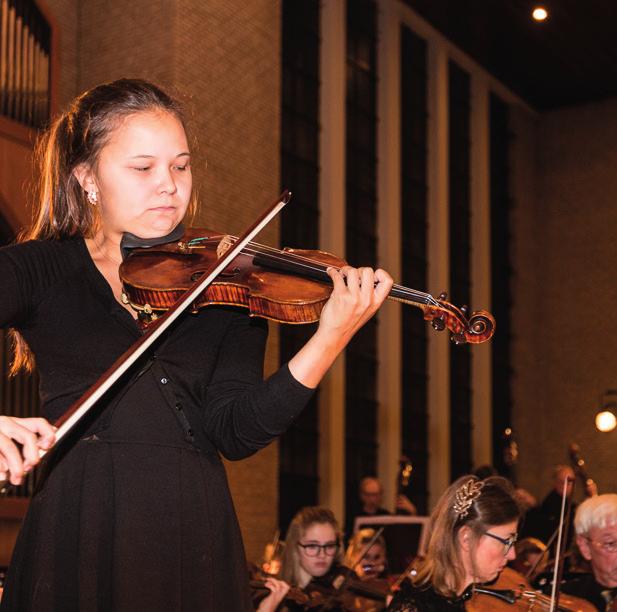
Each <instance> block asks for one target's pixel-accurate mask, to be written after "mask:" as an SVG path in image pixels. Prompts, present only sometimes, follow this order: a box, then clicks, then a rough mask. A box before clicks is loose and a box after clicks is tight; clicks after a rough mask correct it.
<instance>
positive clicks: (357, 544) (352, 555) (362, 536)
mask: <svg viewBox="0 0 617 612" xmlns="http://www.w3.org/2000/svg"><path fill="white" fill-rule="evenodd" d="M375 533H376V532H375V530H374V529H371V528H366V529H360V530H359V531H356V533H354V535H353V537H352V538H351V540H349V545H348V546H347V551H346V552H345V559H344V560H343V564H344V565H346V566H347V567H350V568H351V569H355V568H354V566H355V565H356V564H357V563H358V562H359V561H360V559H359V558H358V555H359V554H360V553H361V552H362V549H363V548H364V547H365V546H366V545H367V544H368V543H369V542H370V541H371V540H372V539H373V538H374V537H375ZM373 546H381V547H382V548H383V550H384V552H385V551H386V541H385V540H384V538H383V536H381V535H380V536H379V537H378V538H377V539H376V540H375V542H374V544H373Z"/></svg>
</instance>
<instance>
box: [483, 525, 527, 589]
mask: <svg viewBox="0 0 617 612" xmlns="http://www.w3.org/2000/svg"><path fill="white" fill-rule="evenodd" d="M517 526H518V521H512V522H511V523H506V524H505V525H492V526H489V527H488V528H487V529H486V531H485V533H484V534H483V535H481V536H480V538H479V539H478V541H477V543H476V547H475V550H472V555H473V559H474V563H473V573H474V574H475V576H474V578H475V580H476V581H478V582H490V581H491V580H494V579H495V578H497V576H498V575H499V573H500V572H501V570H502V569H503V568H504V567H505V565H506V563H507V562H508V561H510V560H512V559H514V558H515V557H516V553H515V552H514V546H512V547H511V548H510V550H509V551H508V553H507V554H506V553H505V548H506V546H505V544H504V543H503V542H500V541H499V540H498V539H496V538H501V539H503V540H508V539H509V538H511V537H513V536H515V535H516V530H517ZM487 533H489V534H491V535H487ZM492 536H496V537H492Z"/></svg>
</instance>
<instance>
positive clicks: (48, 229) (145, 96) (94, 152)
mask: <svg viewBox="0 0 617 612" xmlns="http://www.w3.org/2000/svg"><path fill="white" fill-rule="evenodd" d="M147 111H164V112H167V113H170V114H172V115H173V116H174V117H176V118H177V119H178V120H179V121H180V122H181V123H182V125H183V126H184V128H185V130H186V121H185V119H184V112H183V110H182V107H181V105H180V103H179V102H178V101H177V100H176V99H174V98H172V97H171V96H170V95H168V94H167V93H165V92H164V91H163V90H162V89H160V88H159V87H157V86H156V85H154V84H153V83H149V82H148V81H143V80H141V79H120V80H117V81H113V82H111V83H103V84H102V85H98V86H97V87H94V88H92V89H90V90H88V91H86V92H84V93H82V94H81V95H80V96H78V97H77V98H75V100H74V101H73V103H72V104H71V106H70V108H69V109H68V110H67V111H66V112H65V113H63V114H62V115H61V116H60V117H58V119H57V120H56V121H54V123H53V124H52V125H51V127H50V128H49V129H48V130H47V132H45V133H44V134H43V135H42V136H41V138H40V139H39V141H38V143H37V146H36V149H35V162H36V166H37V167H38V169H39V179H38V185H37V188H36V195H35V205H34V216H33V220H32V224H31V226H30V227H29V228H28V229H27V230H25V231H24V232H22V234H21V235H20V236H19V238H18V240H19V242H24V241H26V240H63V239H66V238H71V237H74V236H83V237H84V238H89V237H92V236H93V235H94V233H95V232H96V229H97V226H98V223H99V217H98V209H97V208H96V207H94V206H92V205H91V204H90V203H89V202H88V200H87V198H86V193H85V191H84V189H83V188H82V187H81V185H80V184H79V182H78V181H77V179H76V178H75V175H74V171H75V169H76V168H77V167H79V166H81V165H85V166H87V167H90V168H95V167H96V163H97V161H98V158H99V155H100V153H101V150H102V149H103V147H105V145H106V144H107V142H108V141H109V138H110V137H111V134H112V132H113V131H114V129H116V128H117V127H118V125H119V124H120V123H121V121H122V120H124V119H126V118H127V117H129V116H130V115H134V114H136V113H141V112H147ZM194 209H195V195H194V194H193V196H192V198H191V203H190V205H189V210H190V211H194ZM11 335H12V337H13V350H14V359H13V363H12V365H11V372H10V373H11V375H14V374H16V373H17V372H18V371H19V370H21V369H24V370H26V371H28V372H29V371H32V368H33V366H34V357H33V355H32V353H31V351H30V349H29V347H28V345H27V344H26V341H25V340H24V339H23V337H22V336H21V334H19V333H18V332H17V331H16V330H11Z"/></svg>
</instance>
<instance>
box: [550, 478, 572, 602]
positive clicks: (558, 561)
mask: <svg viewBox="0 0 617 612" xmlns="http://www.w3.org/2000/svg"><path fill="white" fill-rule="evenodd" d="M570 483H572V485H573V486H574V481H573V480H572V479H571V478H568V477H566V479H565V480H564V483H563V492H562V494H561V513H560V515H559V530H558V532H557V547H556V549H555V567H554V568H553V586H552V589H551V606H550V612H555V610H558V609H559V587H560V584H561V579H562V577H563V552H564V551H563V550H562V549H563V548H564V545H565V539H564V538H563V526H564V523H565V518H566V516H567V517H568V519H569V518H570V509H571V508H572V496H570V498H569V499H567V492H568V485H569V484H570ZM566 501H567V502H568V503H567V505H568V509H567V512H566ZM566 537H567V534H566ZM562 539H563V543H562Z"/></svg>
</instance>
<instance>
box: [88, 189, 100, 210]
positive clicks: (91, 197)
mask: <svg viewBox="0 0 617 612" xmlns="http://www.w3.org/2000/svg"><path fill="white" fill-rule="evenodd" d="M87 198H88V202H90V204H92V205H93V206H96V205H97V204H98V201H99V194H98V193H97V192H96V191H95V190H94V189H91V190H90V191H88V196H87Z"/></svg>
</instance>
